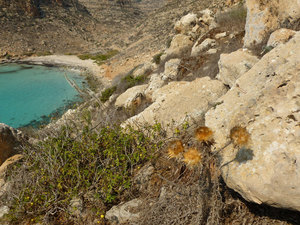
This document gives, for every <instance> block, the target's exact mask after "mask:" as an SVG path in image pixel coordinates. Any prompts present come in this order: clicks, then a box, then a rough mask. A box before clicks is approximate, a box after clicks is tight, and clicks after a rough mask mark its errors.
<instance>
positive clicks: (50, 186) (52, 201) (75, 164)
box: [5, 124, 162, 224]
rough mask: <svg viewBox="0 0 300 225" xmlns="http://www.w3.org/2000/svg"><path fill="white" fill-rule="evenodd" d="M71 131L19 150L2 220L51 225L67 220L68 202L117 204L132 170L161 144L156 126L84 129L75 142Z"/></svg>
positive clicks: (153, 155) (97, 204)
mask: <svg viewBox="0 0 300 225" xmlns="http://www.w3.org/2000/svg"><path fill="white" fill-rule="evenodd" d="M72 132H73V131H72V130H70V129H68V128H64V129H62V130H61V132H60V134H59V135H57V136H55V137H49V138H48V139H47V140H46V141H43V142H40V143H39V144H38V145H36V146H34V147H30V146H28V147H26V148H25V149H24V152H23V155H24V158H23V162H20V163H18V164H15V165H14V166H13V167H12V168H11V169H10V175H9V176H10V179H11V181H12V182H13V183H12V185H13V188H12V189H11V193H9V194H8V197H9V198H11V199H9V201H8V202H10V204H11V205H10V213H9V215H8V216H6V218H5V220H6V221H7V220H8V221H10V222H12V221H13V222H14V223H16V224H19V222H21V221H22V222H24V221H27V220H32V221H35V222H40V221H41V220H42V219H43V220H44V221H45V219H46V220H47V221H50V224H51V223H53V220H51V217H52V219H54V218H69V217H68V212H69V207H70V201H71V200H72V199H74V197H84V201H85V202H84V204H85V205H93V204H94V206H95V207H96V208H97V207H98V208H99V206H100V205H101V204H102V205H103V204H111V203H114V204H115V203H118V202H119V197H120V195H121V194H122V193H123V192H124V191H125V190H128V189H129V188H130V187H131V185H132V181H131V178H132V175H133V170H134V169H135V168H137V167H138V166H141V165H142V164H143V163H145V162H147V161H149V160H151V159H152V158H153V157H155V155H156V152H157V151H158V150H159V149H160V148H161V145H162V141H158V140H162V139H161V138H160V136H161V126H160V125H159V124H157V125H155V126H152V127H151V126H149V127H144V128H143V132H142V131H139V130H134V129H132V128H127V129H126V130H125V129H123V128H121V127H120V126H113V127H109V126H107V127H103V128H101V129H100V130H98V132H95V131H92V130H90V129H88V128H87V127H86V128H85V129H84V130H83V132H82V135H80V136H79V137H78V136H77V137H74V136H72ZM51 221H52V222H51Z"/></svg>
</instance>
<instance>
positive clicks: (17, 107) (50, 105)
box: [0, 64, 84, 128]
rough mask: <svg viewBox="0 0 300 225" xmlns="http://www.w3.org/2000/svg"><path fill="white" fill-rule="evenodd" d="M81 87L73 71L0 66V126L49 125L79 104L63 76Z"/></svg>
mask: <svg viewBox="0 0 300 225" xmlns="http://www.w3.org/2000/svg"><path fill="white" fill-rule="evenodd" d="M65 73H66V74H67V75H68V77H69V78H70V79H72V80H74V81H75V82H76V83H77V84H78V86H80V87H82V85H83V82H84V79H83V77H82V76H80V74H79V72H77V71H70V70H63V69H61V68H57V67H45V66H31V65H21V64H6V65H0V123H6V124H8V125H9V126H12V127H14V128H19V127H23V126H28V125H33V126H38V125H39V124H41V123H44V122H49V121H50V118H51V117H53V116H54V115H55V114H56V115H59V114H61V113H62V112H64V111H66V110H67V109H68V107H70V105H71V104H72V103H74V102H76V101H80V97H79V95H78V92H77V91H76V90H75V89H74V88H73V87H71V86H70V84H69V83H68V82H67V81H66V79H65V77H64V74H65Z"/></svg>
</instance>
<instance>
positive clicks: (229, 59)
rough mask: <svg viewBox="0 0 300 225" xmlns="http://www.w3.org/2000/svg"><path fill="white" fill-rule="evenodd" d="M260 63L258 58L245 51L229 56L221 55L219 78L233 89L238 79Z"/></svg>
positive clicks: (238, 51)
mask: <svg viewBox="0 0 300 225" xmlns="http://www.w3.org/2000/svg"><path fill="white" fill-rule="evenodd" d="M258 61H259V59H258V58H257V57H256V56H254V55H252V54H251V53H250V52H248V51H246V50H243V49H239V50H237V51H235V52H232V53H229V54H221V55H220V60H219V63H218V64H219V74H218V75H217V78H218V79H219V80H220V81H222V82H223V83H224V84H226V85H229V86H230V87H232V86H233V85H234V84H235V81H236V79H238V78H239V77H240V76H242V75H243V74H244V73H246V72H247V71H248V70H249V69H251V68H252V67H253V66H254V65H255V63H257V62H258Z"/></svg>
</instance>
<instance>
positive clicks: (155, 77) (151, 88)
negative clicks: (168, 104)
mask: <svg viewBox="0 0 300 225" xmlns="http://www.w3.org/2000/svg"><path fill="white" fill-rule="evenodd" d="M164 84H165V81H164V80H163V78H162V74H158V73H153V74H152V75H151V77H150V80H149V83H148V86H147V88H146V90H145V92H144V94H145V97H146V99H147V101H150V102H152V94H153V92H155V91H156V90H158V89H159V88H161V87H162V86H164Z"/></svg>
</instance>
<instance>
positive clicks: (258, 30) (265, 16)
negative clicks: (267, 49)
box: [244, 0, 300, 47]
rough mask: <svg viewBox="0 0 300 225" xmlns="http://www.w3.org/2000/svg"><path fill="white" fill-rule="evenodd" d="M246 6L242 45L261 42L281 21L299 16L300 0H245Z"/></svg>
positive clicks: (251, 45) (247, 45) (278, 26)
mask: <svg viewBox="0 0 300 225" xmlns="http://www.w3.org/2000/svg"><path fill="white" fill-rule="evenodd" d="M246 6H247V20H246V27H245V31H246V33H245V40H244V47H253V46H255V45H259V44H263V43H264V42H266V41H267V39H268V37H269V35H270V34H271V32H273V31H274V30H276V29H278V28H280V27H281V26H282V24H283V23H286V22H289V23H291V22H293V21H296V20H297V19H299V18H300V2H299V1H298V0H291V1H286V0H278V1H261V0H247V1H246Z"/></svg>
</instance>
